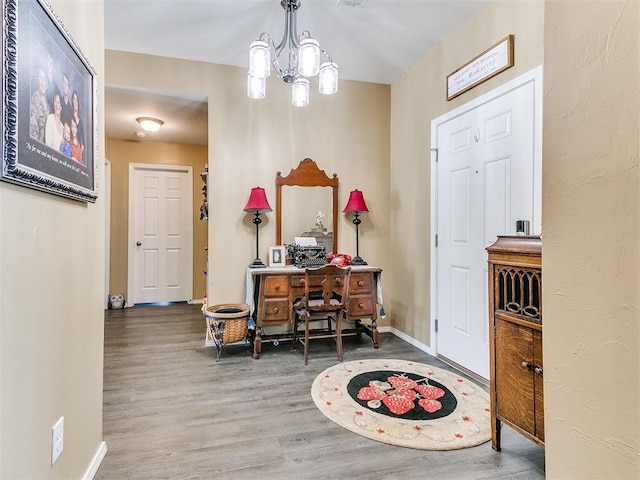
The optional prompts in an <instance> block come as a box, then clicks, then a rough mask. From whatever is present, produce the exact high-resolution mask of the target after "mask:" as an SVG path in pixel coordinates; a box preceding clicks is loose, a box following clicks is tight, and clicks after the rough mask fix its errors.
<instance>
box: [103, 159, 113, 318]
mask: <svg viewBox="0 0 640 480" xmlns="http://www.w3.org/2000/svg"><path fill="white" fill-rule="evenodd" d="M104 202H105V206H104V212H105V213H104V223H105V225H104V250H105V259H104V265H105V269H104V290H105V292H104V309H105V310H106V309H107V308H109V294H110V293H111V292H109V281H110V280H109V279H110V276H111V269H110V264H111V162H110V161H109V160H106V159H105V162H104Z"/></svg>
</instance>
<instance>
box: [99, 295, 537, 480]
mask: <svg viewBox="0 0 640 480" xmlns="http://www.w3.org/2000/svg"><path fill="white" fill-rule="evenodd" d="M204 329H205V321H204V318H203V316H202V314H201V312H200V309H199V308H198V305H186V304H183V305H171V306H167V307H156V306H153V307H151V306H144V307H134V308H129V309H126V310H112V311H108V312H107V313H106V320H105V351H104V432H103V436H104V440H105V441H106V443H107V449H108V451H107V454H106V457H105V458H104V460H103V462H102V465H101V466H100V468H99V470H98V472H97V474H96V476H95V479H97V480H103V479H145V480H147V479H172V480H186V479H214V478H215V479H223V480H232V479H250V478H265V479H270V480H271V479H288V478H298V479H373V478H376V479H403V480H406V479H430V478H433V479H439V480H443V479H444V480H448V479H456V480H466V479H469V480H481V479H510V480H511V479H515V480H525V479H527V480H533V479H544V451H543V450H542V449H541V448H539V447H538V446H536V445H535V444H534V443H532V442H530V441H529V440H527V439H525V438H524V437H522V436H520V435H518V434H517V433H515V432H514V431H512V430H510V429H508V428H507V427H503V436H502V447H503V449H502V452H500V453H497V452H495V451H493V450H492V449H491V442H487V443H485V444H483V445H480V446H478V447H474V448H468V449H463V450H453V451H445V452H432V451H424V450H414V449H409V448H403V447H394V446H392V445H387V444H384V443H380V442H375V441H373V440H369V439H366V438H364V437H361V436H359V435H356V434H354V433H351V432H349V431H348V430H345V429H344V428H342V427H340V426H338V425H336V424H334V423H333V422H331V421H330V420H328V419H327V418H326V417H324V415H322V413H320V411H319V410H318V409H317V408H316V407H315V405H314V403H313V400H312V399H311V394H310V389H311V383H312V382H313V380H314V378H315V377H316V375H318V373H320V372H321V371H323V370H324V369H325V368H327V367H329V366H331V365H333V364H335V362H336V361H337V360H336V356H335V351H334V350H333V349H332V348H331V347H330V345H329V344H328V343H325V342H324V341H323V340H316V341H315V342H312V344H311V347H310V353H309V365H307V366H305V365H304V361H303V352H302V350H303V349H302V348H299V349H298V351H297V352H290V350H289V347H290V342H282V343H280V345H278V346H275V345H273V344H271V343H263V346H262V357H261V358H260V359H259V360H253V359H252V358H251V354H250V351H249V348H248V347H245V346H242V345H240V346H236V345H229V346H225V347H224V349H223V351H222V355H221V357H220V361H219V362H217V363H216V351H215V348H214V347H207V348H205V347H204ZM380 337H381V338H380V349H378V350H374V349H373V348H372V346H371V340H370V339H369V338H368V337H366V336H363V337H362V338H357V337H349V338H345V340H344V357H345V361H348V360H356V359H360V358H403V359H407V360H412V361H416V362H422V363H431V364H434V365H436V366H439V367H441V368H449V367H447V366H446V365H445V364H443V363H442V362H440V361H439V360H438V359H436V358H433V357H431V356H429V355H427V354H425V353H424V352H422V351H420V350H418V349H417V348H415V347H413V346H411V345H410V344H408V343H406V342H405V341H403V340H401V339H399V338H398V337H396V336H394V335H392V334H390V333H384V334H381V336H380Z"/></svg>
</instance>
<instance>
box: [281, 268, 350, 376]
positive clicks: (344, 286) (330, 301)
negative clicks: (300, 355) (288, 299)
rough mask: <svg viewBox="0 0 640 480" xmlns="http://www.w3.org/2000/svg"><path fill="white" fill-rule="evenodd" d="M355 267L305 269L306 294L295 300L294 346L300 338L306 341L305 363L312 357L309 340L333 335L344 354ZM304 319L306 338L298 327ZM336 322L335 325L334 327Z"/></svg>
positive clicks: (337, 348) (339, 354) (340, 355)
mask: <svg viewBox="0 0 640 480" xmlns="http://www.w3.org/2000/svg"><path fill="white" fill-rule="evenodd" d="M350 278H351V267H347V268H340V267H337V266H335V265H325V266H324V267H320V268H314V269H310V268H307V269H305V272H304V297H301V298H298V299H296V300H294V305H293V309H294V324H293V345H292V347H291V348H292V350H295V347H296V345H297V343H298V341H300V342H301V343H303V344H304V364H305V365H306V364H307V360H308V357H309V340H311V339H316V338H333V339H335V343H336V350H337V353H338V360H339V361H340V362H341V361H342V359H343V354H342V318H343V315H344V311H345V309H346V306H347V301H348V300H349V279H350ZM303 320H304V338H301V337H300V336H299V333H301V332H299V331H298V327H299V324H300V323H301V322H302V321H303ZM315 321H326V322H327V324H326V327H322V328H314V329H311V328H310V323H311V322H315ZM333 324H335V328H334V327H333Z"/></svg>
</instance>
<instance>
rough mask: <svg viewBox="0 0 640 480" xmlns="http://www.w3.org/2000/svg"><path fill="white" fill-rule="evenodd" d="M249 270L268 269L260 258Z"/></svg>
mask: <svg viewBox="0 0 640 480" xmlns="http://www.w3.org/2000/svg"><path fill="white" fill-rule="evenodd" d="M249 268H267V266H266V265H265V264H264V263H262V260H260V259H259V258H256V259H255V260H254V261H253V262H252V263H251V265H249Z"/></svg>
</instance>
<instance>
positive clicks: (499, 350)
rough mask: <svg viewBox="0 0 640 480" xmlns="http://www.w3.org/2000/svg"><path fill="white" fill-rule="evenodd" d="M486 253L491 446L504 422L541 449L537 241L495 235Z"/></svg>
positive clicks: (539, 253)
mask: <svg viewBox="0 0 640 480" xmlns="http://www.w3.org/2000/svg"><path fill="white" fill-rule="evenodd" d="M487 251H488V252H489V322H490V344H489V347H490V357H491V358H490V361H491V363H490V365H491V432H492V436H491V443H492V446H493V448H494V449H495V450H498V451H499V450H500V427H501V424H502V423H505V424H506V425H509V426H510V427H512V428H513V429H515V430H516V431H518V432H519V433H521V434H522V435H524V436H525V437H527V438H529V439H531V440H533V441H534V442H536V443H537V444H538V445H540V446H543V447H544V392H543V368H542V268H541V267H542V241H541V239H540V237H531V236H527V237H511V236H509V237H507V236H504V237H498V240H497V241H496V242H495V243H494V244H493V245H492V246H490V247H489V248H487Z"/></svg>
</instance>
